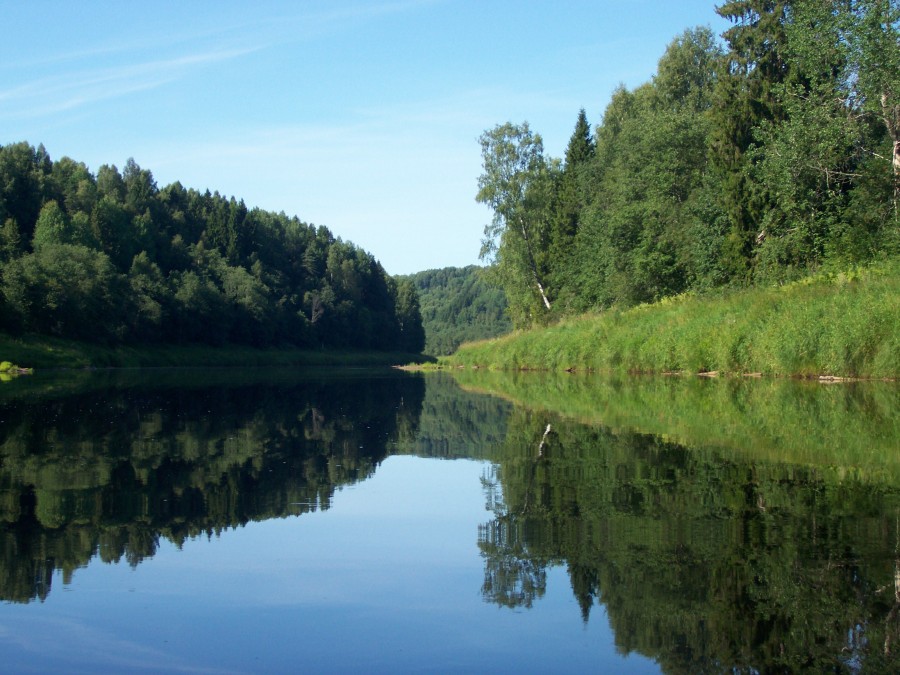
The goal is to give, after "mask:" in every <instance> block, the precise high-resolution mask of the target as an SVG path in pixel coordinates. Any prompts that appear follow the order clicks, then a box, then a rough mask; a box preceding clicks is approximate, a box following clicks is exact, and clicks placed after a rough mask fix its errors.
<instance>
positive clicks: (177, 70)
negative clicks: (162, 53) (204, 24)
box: [0, 48, 256, 119]
mask: <svg viewBox="0 0 900 675" xmlns="http://www.w3.org/2000/svg"><path fill="white" fill-rule="evenodd" d="M253 51H256V48H242V49H226V50H214V51H210V52H205V53H198V54H187V55H184V56H179V57H176V58H171V59H163V60H154V61H148V62H146V63H136V64H130V65H126V66H118V67H113V68H102V69H95V70H85V71H81V72H74V73H64V74H59V75H52V76H49V77H43V78H40V79H38V80H34V81H31V82H28V83H27V84H22V85H19V86H16V87H11V88H9V89H6V90H0V118H7V119H15V118H26V117H35V116H43V115H49V114H53V113H57V112H64V111H67V110H71V109H73V108H77V107H80V106H83V105H87V104H90V103H94V102H96V101H101V100H105V99H111V98H117V97H120V96H125V95H127V94H132V93H135V92H138V91H144V90H147V89H154V88H156V87H159V86H162V85H164V84H166V83H168V82H171V81H173V80H175V79H178V78H180V77H185V76H187V75H188V74H189V73H190V72H192V71H193V70H194V69H196V68H200V67H203V66H206V65H210V64H213V63H219V62H222V61H227V60H231V59H235V58H238V57H241V56H244V55H246V54H249V53H251V52H253Z"/></svg>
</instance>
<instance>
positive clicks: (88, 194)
mask: <svg viewBox="0 0 900 675" xmlns="http://www.w3.org/2000/svg"><path fill="white" fill-rule="evenodd" d="M0 265H2V268H0V269H2V276H0V310H2V312H0V329H2V330H5V331H8V332H12V333H19V332H26V331H27V332H36V333H40V334H46V335H54V336H60V337H67V338H75V339H79V340H87V341H97V342H103V343H107V344H122V343H201V344H225V343H235V344H245V345H253V346H259V347H264V346H273V345H285V346H295V347H307V348H311V347H316V348H318V347H332V348H352V349H371V350H391V351H396V350H403V351H408V352H411V353H418V352H420V351H421V350H422V348H423V346H424V342H425V341H424V333H423V329H422V320H421V314H420V311H419V305H418V297H417V296H416V290H415V288H414V287H413V286H412V285H411V284H410V283H408V282H400V283H398V282H397V281H396V280H395V279H393V278H392V277H390V276H389V275H388V274H387V273H386V272H385V270H384V268H383V267H382V266H381V264H380V263H379V262H378V261H377V260H375V258H374V257H373V256H372V255H371V254H369V253H367V252H366V251H364V250H362V249H360V248H359V247H357V246H355V245H353V244H352V243H350V242H346V241H343V240H341V239H340V238H339V237H336V236H334V235H333V234H332V233H331V232H330V231H329V230H328V229H327V228H325V227H316V226H314V225H310V224H307V223H303V222H301V221H300V220H299V219H297V218H296V217H288V216H286V215H285V214H284V213H277V214H276V213H271V212H267V211H263V210H261V209H255V208H248V207H247V206H246V205H245V204H244V202H243V200H237V199H235V198H234V197H230V198H228V197H225V196H223V195H220V194H219V193H218V192H215V193H210V192H209V191H208V190H207V191H206V192H198V191H197V190H192V189H186V188H185V187H183V186H182V185H181V184H180V183H177V182H176V183H173V184H171V185H168V186H165V187H163V188H159V187H158V186H157V184H156V181H155V180H154V178H153V174H152V173H151V172H150V171H149V170H146V169H142V168H141V167H140V166H138V164H137V163H136V162H135V161H134V160H133V159H129V160H128V161H127V162H126V164H125V167H124V169H123V171H121V172H120V171H119V170H118V169H117V168H116V167H115V166H109V165H104V166H101V167H100V169H99V170H98V171H97V174H96V176H95V175H93V174H92V173H91V172H90V171H89V170H88V168H87V167H86V166H85V165H84V164H82V163H80V162H77V161H75V160H73V159H70V158H68V157H63V158H62V159H60V160H58V161H56V162H54V161H52V160H51V159H50V157H49V155H48V154H47V152H46V151H45V150H44V148H43V147H42V146H39V147H38V148H34V147H32V146H31V145H29V144H27V143H17V144H12V145H7V146H3V147H0Z"/></svg>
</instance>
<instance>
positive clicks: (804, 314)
mask: <svg viewBox="0 0 900 675" xmlns="http://www.w3.org/2000/svg"><path fill="white" fill-rule="evenodd" d="M442 363H445V364H446V365H448V366H469V367H471V366H478V367H483V368H491V369H525V370H527V369H539V370H592V371H628V372H656V373H661V372H685V373H703V372H710V371H716V372H720V373H739V374H740V373H763V374H766V375H774V376H804V377H812V376H821V375H833V376H840V377H874V378H884V377H887V378H893V377H897V376H898V374H900V264H898V263H897V262H892V263H886V264H883V265H882V266H880V267H877V268H871V269H864V270H857V271H854V272H853V273H852V274H846V273H841V274H822V275H819V276H817V277H813V278H809V279H804V280H803V281H800V282H796V283H793V284H790V285H787V286H781V287H773V288H754V289H748V290H732V291H721V292H719V293H717V294H711V295H706V296H702V297H700V296H690V295H688V296H680V297H677V298H669V299H666V300H663V301H660V302H658V303H654V304H652V305H642V306H639V307H635V308H632V309H628V310H624V311H623V310H617V309H611V310H608V311H605V312H602V313H600V314H594V315H585V316H582V317H577V318H572V319H567V320H564V321H562V322H560V323H558V324H555V325H553V326H550V327H546V328H536V329H533V330H528V331H519V332H515V333H511V334H510V335H507V336H503V337H501V338H497V339H493V340H485V341H481V342H474V343H469V344H465V345H462V346H461V347H460V348H459V350H458V351H457V352H456V354H454V355H452V356H450V357H448V358H446V359H444V360H443V361H442Z"/></svg>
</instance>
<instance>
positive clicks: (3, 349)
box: [0, 334, 427, 369]
mask: <svg viewBox="0 0 900 675" xmlns="http://www.w3.org/2000/svg"><path fill="white" fill-rule="evenodd" d="M426 358H427V357H423V356H421V355H414V354H400V353H390V352H366V351H337V350H301V349H254V348H252V347H239V346H225V347H208V346H201V345H154V346H141V347H102V346H98V345H91V344H86V343H81V342H73V341H71V340H60V339H56V338H49V337H44V336H30V335H29V336H23V337H11V336H8V335H3V334H0V360H2V361H11V362H13V363H17V364H21V365H22V366H25V367H29V368H40V369H47V368H114V367H119V368H122V367H124V368H136V367H162V366H172V367H195V366H235V367H237V366H242V367H246V366H250V367H263V366H331V365H348V366H374V365H395V364H400V363H409V362H411V361H412V362H421V361H423V360H424V359H426Z"/></svg>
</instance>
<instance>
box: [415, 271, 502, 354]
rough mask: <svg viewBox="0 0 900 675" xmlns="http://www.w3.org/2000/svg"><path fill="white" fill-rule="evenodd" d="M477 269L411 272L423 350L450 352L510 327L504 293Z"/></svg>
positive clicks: (427, 351)
mask: <svg viewBox="0 0 900 675" xmlns="http://www.w3.org/2000/svg"><path fill="white" fill-rule="evenodd" d="M480 272H481V268H479V267H477V266H475V265H470V266H468V267H462V268H460V267H445V268H444V269H439V270H426V271H424V272H417V273H416V274H411V275H409V276H408V277H404V278H406V279H410V280H412V282H413V284H414V285H415V287H416V290H418V292H419V305H420V308H421V312H422V326H423V327H424V328H425V353H426V354H432V355H434V356H440V355H445V354H452V353H453V352H454V351H456V348H457V347H458V346H459V345H460V344H461V343H462V342H467V341H470V340H481V339H484V338H491V337H496V336H498V335H502V334H503V333H508V332H509V331H510V330H512V324H511V323H510V321H509V319H508V318H507V316H506V295H505V294H504V293H503V291H502V290H500V289H499V288H494V287H491V286H489V285H488V284H486V283H485V282H484V281H483V280H482V278H481V274H480Z"/></svg>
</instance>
